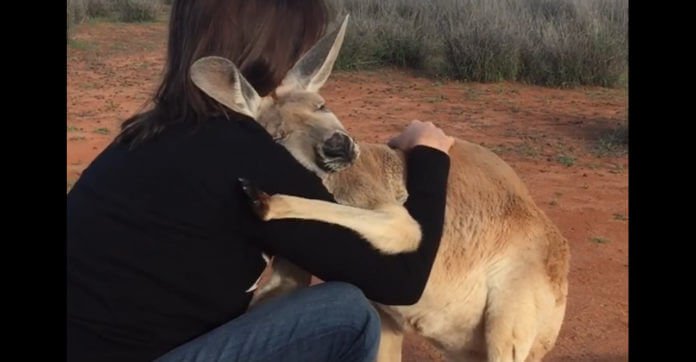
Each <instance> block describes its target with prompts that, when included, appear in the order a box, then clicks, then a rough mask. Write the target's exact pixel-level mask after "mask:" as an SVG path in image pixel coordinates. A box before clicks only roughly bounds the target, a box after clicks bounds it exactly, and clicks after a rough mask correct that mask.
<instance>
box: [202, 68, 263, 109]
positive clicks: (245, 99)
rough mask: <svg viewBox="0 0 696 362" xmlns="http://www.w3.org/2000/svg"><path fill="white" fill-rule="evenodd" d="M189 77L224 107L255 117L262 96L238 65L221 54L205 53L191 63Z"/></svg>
mask: <svg viewBox="0 0 696 362" xmlns="http://www.w3.org/2000/svg"><path fill="white" fill-rule="evenodd" d="M191 80H192V81H193V84H195V85H196V87H198V88H199V89H200V90H201V91H203V93H205V94H207V95H208V96H210V97H211V98H213V99H215V100H216V101H218V102H220V103H221V104H222V105H224V106H226V107H227V108H229V109H231V110H233V111H235V112H237V113H241V114H245V115H247V116H249V117H251V118H253V119H257V117H258V113H259V107H260V105H261V97H259V95H258V93H256V90H255V89H254V87H252V86H251V84H249V82H247V80H246V79H244V76H243V75H242V73H241V72H239V69H237V67H236V66H235V65H234V63H232V61H230V60H229V59H225V58H222V57H214V56H212V57H205V58H201V59H199V60H197V61H196V62H195V63H193V65H191Z"/></svg>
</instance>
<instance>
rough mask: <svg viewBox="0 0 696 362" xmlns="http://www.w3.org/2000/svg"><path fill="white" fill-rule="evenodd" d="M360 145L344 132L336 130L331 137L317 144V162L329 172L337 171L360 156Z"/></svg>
mask: <svg viewBox="0 0 696 362" xmlns="http://www.w3.org/2000/svg"><path fill="white" fill-rule="evenodd" d="M359 153H360V151H359V149H358V145H357V144H356V143H355V141H353V139H352V138H350V137H349V136H348V135H347V134H345V133H343V132H334V133H333V134H332V135H331V137H329V138H327V139H326V140H325V141H324V142H323V143H321V144H319V145H317V155H318V157H317V161H318V162H317V164H318V165H319V167H320V168H321V169H323V170H324V171H327V172H337V171H340V170H342V169H344V168H346V167H348V166H350V165H351V164H352V163H353V161H355V160H356V159H357V158H358V154H359Z"/></svg>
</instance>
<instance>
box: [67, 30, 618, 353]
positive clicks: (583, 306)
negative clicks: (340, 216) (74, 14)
mask: <svg viewBox="0 0 696 362" xmlns="http://www.w3.org/2000/svg"><path fill="white" fill-rule="evenodd" d="M165 31H166V26H165V24H163V23H156V24H147V25H124V24H108V23H96V24H86V25H82V26H80V27H79V28H78V30H77V33H76V35H75V37H74V40H73V41H71V42H70V44H69V45H68V119H67V139H68V149H67V180H68V187H69V186H70V185H71V184H72V183H73V182H74V181H75V180H76V179H77V178H78V177H79V174H80V172H81V170H82V169H84V168H85V167H86V166H87V165H88V164H89V163H90V162H91V160H92V159H93V158H94V157H95V156H96V155H97V154H98V153H99V152H100V151H101V150H102V149H103V148H104V147H105V146H106V144H107V143H108V142H109V141H110V140H111V139H112V138H113V137H114V135H115V134H116V133H117V132H118V127H119V124H120V122H121V121H122V120H123V119H124V118H125V117H127V116H129V115H131V114H132V113H133V112H135V111H137V110H138V109H139V108H140V107H141V106H143V105H144V103H145V102H146V100H147V97H148V96H149V95H150V93H151V92H152V90H153V89H154V87H155V85H156V82H157V80H158V78H159V75H160V70H161V66H162V62H163V58H164V48H165ZM322 94H323V96H324V97H325V98H326V99H327V105H328V106H329V107H330V108H331V109H332V110H333V111H334V113H335V114H336V115H337V116H338V117H339V118H340V119H341V120H342V122H343V123H344V124H345V125H346V127H347V128H348V131H349V132H350V133H351V134H353V135H354V136H356V137H357V138H358V139H359V140H361V141H369V142H385V141H386V140H387V139H388V138H389V137H390V136H391V135H393V134H395V133H396V132H398V131H400V130H401V129H402V128H403V127H404V126H406V125H407V124H408V121H409V120H411V119H421V120H425V121H433V122H435V123H436V124H437V125H439V126H441V127H442V128H444V129H445V131H446V132H447V133H450V134H452V135H454V136H456V137H460V138H463V139H466V140H469V141H472V142H477V143H480V144H483V145H485V146H487V147H489V148H491V149H493V150H494V151H496V152H497V153H498V154H499V155H500V156H501V157H502V158H503V159H505V160H506V161H508V162H509V163H510V164H511V165H512V167H513V168H514V169H515V170H517V172H518V173H519V174H520V176H521V177H522V179H523V180H524V181H525V182H526V183H527V185H528V187H529V189H530V191H531V193H532V195H533V196H534V198H535V200H536V201H537V203H538V204H539V205H540V206H541V208H542V209H543V210H544V211H545V212H546V213H547V214H548V215H549V216H550V218H551V219H552V220H553V221H554V222H555V223H557V225H558V226H559V227H560V229H561V231H562V232H563V233H564V235H565V236H566V237H567V238H568V239H569V241H570V244H571V252H572V264H571V274H570V292H569V304H568V310H567V313H566V320H565V324H564V326H563V329H562V331H561V335H560V337H559V341H558V343H557V346H556V348H555V350H554V351H553V352H552V354H551V355H550V356H549V358H548V360H549V361H626V360H628V357H627V354H628V202H627V200H628V169H627V163H628V162H627V157H626V155H622V154H617V153H611V152H610V153H609V154H606V152H601V150H600V149H598V148H597V144H598V142H599V141H600V140H601V139H602V138H603V137H605V136H606V135H607V134H608V133H609V132H611V130H612V129H614V128H615V127H617V126H619V125H620V124H624V123H625V122H626V118H627V94H626V91H625V90H614V89H603V88H578V89H571V90H558V89H550V88H543V87H535V86H526V85H520V84H514V83H501V84H476V83H459V82H436V81H433V80H429V79H423V78H416V77H413V76H410V75H408V74H405V73H403V72H399V71H375V72H360V73H336V74H334V75H333V76H332V79H331V80H330V81H329V83H328V84H327V86H326V87H325V88H324V89H323V90H322ZM404 355H405V361H413V362H415V361H418V362H421V361H439V360H441V359H440V356H439V354H438V353H437V352H436V351H435V350H434V349H433V348H431V347H430V346H429V345H427V344H426V343H424V342H423V341H421V340H419V339H418V338H417V337H413V336H409V337H408V338H407V346H406V351H405V353H404Z"/></svg>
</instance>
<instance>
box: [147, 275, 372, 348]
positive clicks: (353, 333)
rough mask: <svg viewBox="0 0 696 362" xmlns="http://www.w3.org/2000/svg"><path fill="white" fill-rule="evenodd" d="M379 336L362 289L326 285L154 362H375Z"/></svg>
mask: <svg viewBox="0 0 696 362" xmlns="http://www.w3.org/2000/svg"><path fill="white" fill-rule="evenodd" d="M379 334H380V321H379V315H378V314H377V312H376V311H375V309H374V308H373V307H372V305H371V304H370V303H369V301H368V300H367V299H366V298H365V296H364V295H363V293H362V292H361V291H360V289H358V288H356V287H355V286H353V285H351V284H347V283H342V282H327V283H322V284H318V285H315V286H312V287H309V288H305V289H302V290H299V291H296V292H293V293H291V294H288V295H285V296H282V297H279V298H275V299H270V300H268V301H266V302H264V303H263V304H260V305H258V306H256V307H254V308H253V309H251V310H250V311H249V312H248V313H246V314H243V315H241V316H239V317H238V318H236V319H234V320H232V321H230V322H228V323H227V324H224V325H222V326H220V327H218V328H216V329H214V330H212V331H211V332H209V333H207V334H204V335H202V336H200V337H198V338H196V339H194V340H192V341H190V342H188V343H186V344H183V345H181V346H179V347H177V348H175V349H174V350H172V351H170V352H168V353H167V354H165V355H164V356H162V357H160V358H158V359H157V360H156V362H170V361H187V362H188V361H200V362H203V361H205V362H210V361H240V362H252V361H269V362H270V361H273V362H276V361H281V362H295V361H297V362H324V361H326V362H334V361H351V362H353V361H356V362H358V361H359V362H363V361H370V362H372V361H374V360H375V357H376V356H377V349H378V347H379Z"/></svg>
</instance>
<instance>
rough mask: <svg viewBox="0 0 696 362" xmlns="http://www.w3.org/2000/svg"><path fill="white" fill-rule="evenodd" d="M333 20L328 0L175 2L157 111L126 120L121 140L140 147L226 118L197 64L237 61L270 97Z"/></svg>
mask: <svg viewBox="0 0 696 362" xmlns="http://www.w3.org/2000/svg"><path fill="white" fill-rule="evenodd" d="M329 21H330V19H329V12H328V9H327V7H326V5H325V3H324V2H323V1H322V0H174V2H173V4H172V9H171V16H170V20H169V39H168V46H167V60H166V64H165V69H164V76H163V79H162V82H161V84H160V86H159V88H158V89H157V92H156V93H155V95H154V96H153V98H152V108H151V109H150V110H148V111H145V112H142V113H139V114H136V115H134V116H133V117H131V118H129V119H127V120H126V121H125V122H123V124H122V126H121V134H119V135H118V137H117V138H116V142H121V143H126V144H129V145H131V146H133V145H136V144H138V143H141V142H143V141H144V140H146V139H149V138H152V137H153V136H155V135H157V134H158V133H160V132H161V131H162V130H163V129H164V128H166V127H167V126H168V125H170V124H174V123H178V122H201V121H203V120H205V119H206V118H208V117H211V116H215V115H220V114H222V113H224V110H223V108H222V106H221V105H219V104H218V103H217V102H215V101H214V100H212V99H210V98H208V97H207V96H206V95H205V94H203V92H201V91H200V90H199V89H198V88H196V87H195V85H194V84H193V82H192V81H191V79H190V67H191V64H193V62H195V61H196V60H198V59H200V58H202V57H205V56H211V55H216V56H221V57H225V58H227V59H230V60H231V61H233V62H234V63H235V64H236V65H237V67H238V68H239V69H240V70H241V72H242V74H243V75H244V77H246V79H247V80H248V81H249V83H251V85H252V86H253V87H254V88H255V89H256V91H257V92H258V93H259V95H261V96H265V95H267V94H269V93H270V92H271V91H273V90H274V89H275V88H276V87H277V86H278V85H279V84H280V82H281V81H282V80H283V77H284V76H285V74H286V73H287V72H288V70H290V68H291V67H292V66H293V65H294V63H295V62H296V61H297V60H298V59H299V57H300V56H301V55H302V54H303V53H304V52H306V51H307V50H309V48H310V47H311V46H312V45H314V43H315V42H316V41H317V40H319V38H320V37H321V36H322V35H323V33H324V31H325V29H326V25H327V23H328V22H329Z"/></svg>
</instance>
